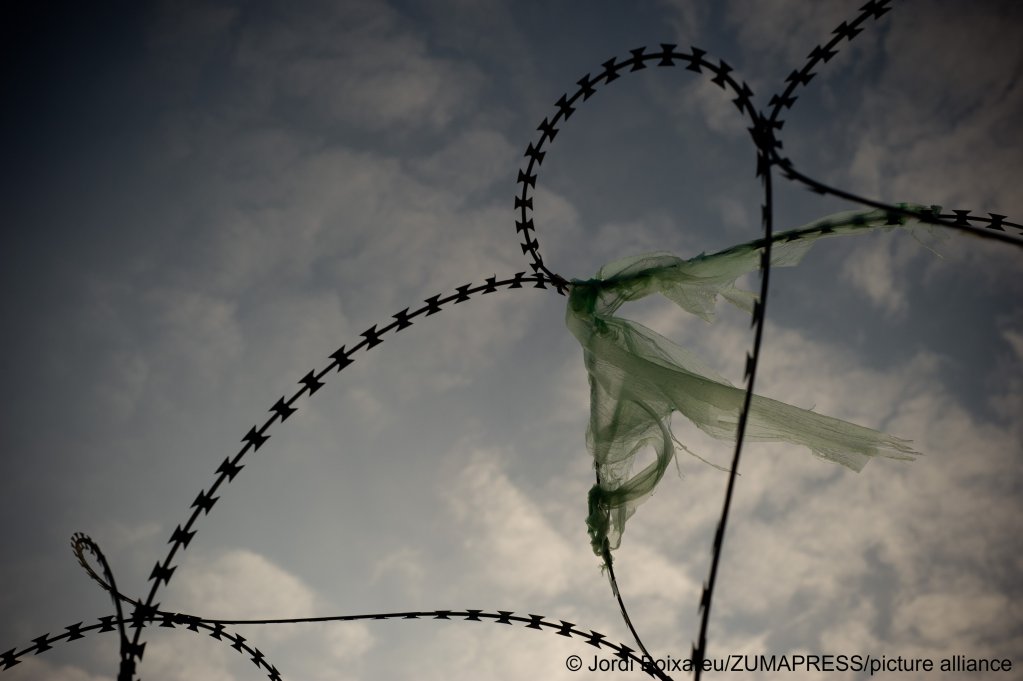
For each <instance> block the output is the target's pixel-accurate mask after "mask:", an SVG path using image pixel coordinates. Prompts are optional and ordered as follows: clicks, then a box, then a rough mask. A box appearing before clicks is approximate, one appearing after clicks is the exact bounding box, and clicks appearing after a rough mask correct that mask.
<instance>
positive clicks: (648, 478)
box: [566, 206, 927, 556]
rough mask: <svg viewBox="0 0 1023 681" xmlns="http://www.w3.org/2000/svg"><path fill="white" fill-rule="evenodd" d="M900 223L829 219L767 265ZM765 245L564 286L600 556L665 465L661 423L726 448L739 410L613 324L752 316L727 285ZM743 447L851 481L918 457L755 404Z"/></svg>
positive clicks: (741, 293)
mask: <svg viewBox="0 0 1023 681" xmlns="http://www.w3.org/2000/svg"><path fill="white" fill-rule="evenodd" d="M911 208H914V209H916V210H927V209H924V208H923V207H922V206H912V207H911ZM905 222H906V221H905V220H903V219H901V218H898V219H896V218H894V217H892V216H891V215H889V214H887V213H886V212H884V211H869V212H853V213H842V214H838V215H833V216H830V217H828V218H826V219H825V220H822V221H818V222H816V223H814V224H812V225H810V226H808V227H804V228H801V229H797V230H792V231H789V232H782V233H779V234H775V235H774V236H773V237H772V245H771V265H772V266H775V267H785V266H792V265H795V264H797V263H798V262H799V261H800V259H801V258H802V257H803V255H805V253H806V252H807V250H808V249H809V248H810V246H811V245H812V244H813V242H814V241H816V240H817V239H821V238H826V237H831V236H843V235H849V234H858V233H862V232H865V231H871V230H876V229H882V228H892V227H893V224H892V223H896V224H904V223H905ZM764 245H765V241H764V240H763V239H760V240H757V241H753V242H750V243H746V244H742V245H739V246H734V247H732V248H729V249H726V250H724V251H720V252H718V253H714V254H711V255H705V254H700V255H698V256H696V257H695V258H691V259H689V260H683V259H681V258H677V257H675V256H673V255H670V254H667V253H653V254H648V255H640V256H635V257H631V258H624V259H622V260H617V261H615V262H612V263H610V264H608V265H605V266H604V267H602V268H601V269H600V271H598V272H597V276H596V277H595V278H594V279H589V280H586V281H581V280H573V281H572V285H571V291H570V294H569V300H568V311H567V313H566V323H567V325H568V328H569V329H570V330H571V332H572V334H573V335H575V337H576V338H577V339H578V340H579V342H580V343H581V344H582V346H583V351H584V358H585V363H586V371H587V373H588V374H589V383H590V423H589V427H588V429H587V433H586V444H587V447H588V449H589V450H590V453H591V454H592V455H593V458H594V461H595V465H596V468H597V478H598V481H599V482H598V483H597V484H596V485H594V486H593V488H592V489H591V490H590V493H589V513H588V516H587V519H586V523H587V527H588V529H589V534H590V539H591V543H592V545H593V551H594V553H596V554H597V555H598V556H600V555H603V553H602V549H603V546H604V542H605V541H606V542H608V544H609V547H610V548H612V549H614V548H618V546H619V544H620V543H621V537H622V532H623V531H624V529H625V522H626V520H628V518H629V517H630V516H631V515H632V514H633V513H634V512H635V510H636V507H637V506H639V505H640V504H641V503H643V501H645V500H646V499H648V498H649V497H650V495H651V494H653V491H654V488H655V487H656V485H657V483H658V482H659V481H660V480H661V478H662V477H663V475H664V472H665V470H667V468H668V465H669V463H670V462H671V460H672V458H673V457H674V456H675V448H674V444H673V441H675V442H677V441H676V440H675V439H674V437H673V435H672V433H671V421H670V419H671V413H672V412H673V411H677V412H679V413H680V414H682V415H683V416H685V417H686V418H688V419H689V420H690V421H692V422H693V423H694V424H695V425H696V426H697V427H699V428H700V429H701V430H703V431H704V432H705V433H707V434H708V435H711V436H713V437H715V438H718V439H722V440H733V441H734V439H735V434H736V432H737V428H738V420H739V413H740V411H741V409H742V404H743V401H744V398H745V390H744V389H742V388H737V387H735V386H733V385H732V384H731V383H730V382H729V381H728V380H727V379H725V378H724V377H722V376H720V375H719V374H717V373H716V372H714V371H713V370H712V369H711V368H710V367H709V366H707V365H706V364H704V363H703V362H702V361H700V360H699V359H698V358H697V357H696V356H694V355H693V354H692V353H690V352H688V351H687V350H684V349H683V348H681V347H679V346H678V345H676V344H674V343H673V342H671V341H670V340H668V339H667V338H664V337H663V336H661V335H659V334H657V333H656V332H654V331H652V330H651V329H648V328H646V327H645V326H643V325H642V324H639V323H637V322H633V321H629V320H627V319H622V318H620V317H616V316H615V315H614V312H615V311H616V310H617V309H618V308H619V307H621V305H622V304H623V303H626V302H628V301H630V300H638V299H640V298H643V297H645V296H648V295H650V294H652V293H660V294H662V295H664V296H665V297H667V298H669V299H670V300H672V301H674V302H675V303H676V304H677V305H678V306H679V307H681V308H682V309H684V310H686V311H688V312H692V313H693V314H695V315H697V316H699V317H701V318H703V319H704V320H706V321H712V320H713V318H714V307H715V304H716V303H717V299H718V296H721V297H723V298H724V299H725V300H727V301H729V302H730V303H732V304H733V305H736V306H738V307H740V308H742V309H744V310H748V311H752V309H753V306H754V303H755V302H756V300H757V296H756V295H755V294H754V293H752V292H750V291H745V290H741V289H738V288H736V287H735V281H736V280H737V279H738V278H739V277H740V276H742V275H743V274H745V273H747V272H751V271H753V270H755V269H757V267H758V266H759V264H760V260H761V256H762V252H763V248H764ZM745 437H746V439H747V440H751V441H782V442H790V443H792V444H797V445H804V446H806V447H807V448H809V449H810V451H811V452H812V453H813V454H814V455H816V456H818V457H820V458H823V459H827V460H828V461H832V462H835V463H838V464H841V465H843V466H846V467H848V468H851V469H852V470H855V471H859V470H860V469H862V468H863V466H864V465H865V464H866V462H867V461H868V460H869V459H870V458H872V457H875V456H884V457H888V458H892V459H912V458H913V456H912V455H913V454H918V452H915V451H914V450H913V449H912V448H911V447H910V446H909V443H908V441H906V440H902V439H899V438H896V437H893V436H891V435H886V434H885V433H881V432H879V431H876V430H872V429H870V428H865V427H863V426H858V425H855V424H853V423H848V422H846V421H842V420H840V419H836V418H832V417H830V416H824V415H822V414H818V413H815V412H813V411H810V410H806V409H800V408H798V407H794V406H792V405H789V404H785V403H784V402H779V401H777V400H772V399H769V398H766V397H761V396H759V395H754V396H753V398H752V402H751V406H750V412H749V416H748V420H747V423H746V435H745ZM679 444H680V445H681V443H679ZM646 446H650V447H651V448H652V449H653V451H654V454H655V456H656V458H655V460H654V462H653V463H651V464H649V465H647V466H646V467H644V468H643V469H642V470H641V471H639V472H636V473H633V472H632V467H633V462H634V459H635V457H636V455H637V453H638V452H639V451H640V450H641V449H642V448H643V447H646ZM683 448H684V445H683Z"/></svg>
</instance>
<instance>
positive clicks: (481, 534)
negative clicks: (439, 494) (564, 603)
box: [447, 451, 590, 599]
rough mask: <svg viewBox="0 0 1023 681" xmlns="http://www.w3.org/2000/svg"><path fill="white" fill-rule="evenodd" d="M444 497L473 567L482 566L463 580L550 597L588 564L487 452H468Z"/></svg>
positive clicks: (520, 594) (518, 594)
mask: <svg viewBox="0 0 1023 681" xmlns="http://www.w3.org/2000/svg"><path fill="white" fill-rule="evenodd" d="M447 499H448V503H449V506H450V508H451V511H452V512H453V514H454V517H455V519H456V521H457V523H458V525H459V526H460V528H462V529H461V533H462V534H463V536H464V537H465V539H464V540H463V546H464V549H465V552H466V553H467V554H469V555H472V556H474V557H475V559H476V565H475V569H477V570H478V569H481V568H482V569H485V570H486V574H485V575H480V574H474V575H472V576H471V577H470V576H468V575H467V580H472V581H479V580H484V581H485V582H486V583H489V584H492V585H493V587H494V588H496V589H498V590H499V592H501V593H507V594H509V595H514V596H516V597H517V598H520V599H521V598H529V597H531V596H533V595H535V594H539V595H542V596H545V597H551V596H556V595H559V594H561V593H563V592H564V591H566V590H567V589H568V588H569V586H570V583H571V581H572V576H573V574H575V573H578V572H580V571H582V570H585V569H588V568H589V567H590V565H589V564H584V563H583V561H582V559H581V558H580V552H579V551H578V550H577V549H576V547H575V546H573V545H572V544H571V543H570V542H569V541H568V540H566V539H565V538H564V537H563V536H561V534H560V533H559V532H558V531H557V530H556V529H555V528H554V527H552V526H551V523H550V521H549V520H548V519H547V518H546V517H545V516H544V514H543V513H542V512H541V510H540V506H539V504H538V503H537V502H536V501H534V500H533V499H531V498H530V497H529V496H528V495H527V494H526V493H525V492H524V491H522V490H521V489H519V488H518V487H517V486H516V485H515V484H514V483H513V482H512V481H511V480H510V479H509V478H508V476H507V475H506V474H505V473H504V471H502V470H501V466H500V464H499V459H498V458H497V456H496V454H495V453H493V452H484V451H477V452H476V453H475V454H474V455H473V456H472V458H471V460H470V461H469V462H468V463H467V464H466V465H465V466H464V467H463V469H462V471H461V473H460V475H459V477H458V479H457V480H456V481H455V486H454V489H453V490H452V491H451V493H450V494H449V495H448V496H447ZM467 571H468V568H467Z"/></svg>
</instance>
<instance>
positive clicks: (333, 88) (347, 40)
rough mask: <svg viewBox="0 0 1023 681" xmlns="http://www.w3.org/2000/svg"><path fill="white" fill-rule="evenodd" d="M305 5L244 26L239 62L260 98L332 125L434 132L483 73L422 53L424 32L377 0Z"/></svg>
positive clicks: (461, 105) (450, 118)
mask: <svg viewBox="0 0 1023 681" xmlns="http://www.w3.org/2000/svg"><path fill="white" fill-rule="evenodd" d="M329 8H330V10H331V11H324V10H326V9H328V6H326V5H325V6H323V7H313V8H312V11H310V6H308V5H304V6H303V8H302V10H301V12H302V13H298V12H295V11H291V12H289V13H287V14H285V15H284V16H282V17H281V19H282V21H281V22H280V23H278V24H275V25H273V26H272V27H266V26H262V25H256V26H252V27H246V29H245V30H243V32H242V35H241V38H240V41H239V47H238V50H237V59H238V63H239V64H240V65H241V66H242V67H243V68H245V69H246V70H247V71H248V72H249V74H250V77H251V78H252V80H253V81H254V82H259V81H262V82H264V83H265V86H264V97H266V99H267V102H266V103H267V104H272V103H278V102H279V103H289V104H293V105H294V104H296V103H297V104H299V105H301V106H303V107H307V108H309V109H310V110H311V111H313V112H315V114H316V115H317V116H318V117H320V118H321V119H322V122H323V123H326V122H328V121H329V122H331V123H332V125H337V124H345V125H350V126H355V127H358V128H362V129H365V130H372V131H382V130H387V129H391V130H398V131H402V132H406V131H408V130H413V129H417V128H421V127H422V128H426V129H429V130H433V131H436V130H439V129H441V128H444V127H446V126H447V125H449V124H450V123H451V122H452V121H453V120H454V119H455V118H456V117H457V116H459V115H460V114H462V113H463V112H464V111H465V110H466V106H467V102H468V100H469V98H470V97H471V96H472V93H473V92H474V91H475V90H476V89H477V88H478V86H479V84H480V82H481V80H482V77H481V75H480V74H479V73H478V72H477V71H476V69H475V68H474V67H473V66H471V65H469V64H466V63H460V62H456V61H452V60H447V59H444V58H440V57H435V56H432V55H430V54H429V52H428V49H427V45H426V41H425V40H424V38H423V36H421V35H419V34H418V33H417V32H415V31H414V30H412V29H413V28H414V27H412V26H410V25H409V24H408V23H407V20H406V19H405V18H404V17H402V16H401V15H400V14H399V13H398V12H396V11H395V10H394V9H392V8H391V7H389V6H388V5H387V4H386V3H383V2H363V3H347V4H346V5H343V6H337V5H332V6H329Z"/></svg>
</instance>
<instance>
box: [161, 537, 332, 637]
mask: <svg viewBox="0 0 1023 681" xmlns="http://www.w3.org/2000/svg"><path fill="white" fill-rule="evenodd" d="M178 571H179V572H180V573H182V574H181V577H182V578H181V579H175V580H174V581H172V582H171V586H170V587H169V591H168V596H167V597H165V598H164V607H165V608H168V609H173V610H175V611H180V612H186V613H189V614H195V615H199V616H201V617H209V618H214V619H264V618H273V619H283V618H292V617H309V616H311V615H313V614H314V603H315V595H314V594H313V592H312V591H311V590H310V589H309V587H307V586H306V585H305V584H303V583H302V581H301V580H299V579H298V578H297V577H295V576H293V575H291V574H290V573H289V572H287V571H286V570H284V569H283V568H281V567H279V566H277V565H275V564H274V563H272V562H270V561H269V560H267V559H266V558H264V557H263V556H261V555H259V554H258V553H254V552H252V551H249V550H246V549H231V550H227V551H224V552H222V553H220V554H219V555H217V556H216V557H215V558H212V557H207V558H204V557H197V554H195V553H190V554H189V556H188V558H186V559H185V560H184V561H183V562H182V564H181V567H179V568H178ZM186 573H187V577H186ZM267 631H268V634H269V635H270V636H275V634H274V633H273V632H275V631H276V632H280V631H282V630H281V629H269V630H267Z"/></svg>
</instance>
